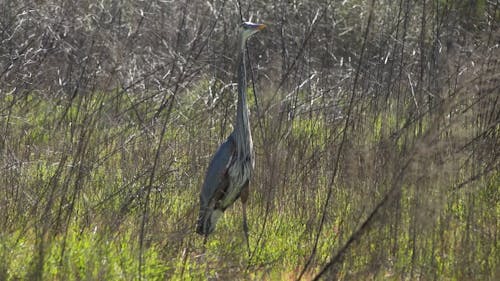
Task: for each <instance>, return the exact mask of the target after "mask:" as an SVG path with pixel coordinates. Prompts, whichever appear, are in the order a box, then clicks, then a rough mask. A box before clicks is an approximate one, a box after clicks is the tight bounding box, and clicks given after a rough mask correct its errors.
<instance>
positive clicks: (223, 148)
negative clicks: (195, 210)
mask: <svg viewBox="0 0 500 281" xmlns="http://www.w3.org/2000/svg"><path fill="white" fill-rule="evenodd" d="M265 27H266V26H265V25H264V24H257V23H251V22H244V23H242V24H241V26H240V32H239V50H238V61H237V63H238V66H237V71H238V107H237V111H236V120H235V126H234V131H233V132H232V133H231V134H230V135H229V137H228V138H227V140H226V141H225V142H224V143H223V144H221V145H220V147H219V149H218V150H217V152H216V153H215V155H214V156H213V158H212V160H211V161H210V164H209V166H208V170H207V173H206V176H205V182H204V183H203V186H202V188H201V194H200V214H199V216H198V225H197V227H196V232H197V233H198V234H201V235H204V236H205V241H206V238H207V237H208V235H209V234H210V233H212V232H213V231H214V229H215V224H216V223H217V220H218V219H219V218H220V217H221V216H222V214H223V213H224V211H225V210H226V208H228V207H229V206H231V205H232V204H233V203H234V202H235V201H236V200H237V199H238V198H241V203H242V209H243V231H244V232H245V238H246V241H247V245H248V225H247V215H246V202H247V199H248V193H249V192H248V182H249V180H250V177H251V176H252V171H253V168H254V165H255V155H254V151H253V143H252V134H251V131H250V123H249V120H248V106H247V100H246V99H247V90H246V88H247V83H246V68H245V50H246V41H247V39H248V38H249V37H250V36H252V35H253V34H255V33H257V32H259V31H261V30H263V29H264V28H265Z"/></svg>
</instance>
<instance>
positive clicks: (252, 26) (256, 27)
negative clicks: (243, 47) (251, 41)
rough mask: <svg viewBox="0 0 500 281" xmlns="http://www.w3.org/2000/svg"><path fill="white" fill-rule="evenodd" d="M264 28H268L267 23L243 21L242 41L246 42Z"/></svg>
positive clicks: (241, 29) (241, 27) (241, 28)
mask: <svg viewBox="0 0 500 281" xmlns="http://www.w3.org/2000/svg"><path fill="white" fill-rule="evenodd" d="M264 28H266V25H265V24H263V23H253V22H242V23H241V25H240V34H241V42H242V43H245V41H246V40H247V39H248V38H249V37H250V36H252V35H254V34H255V33H257V32H259V31H261V30H263V29H264Z"/></svg>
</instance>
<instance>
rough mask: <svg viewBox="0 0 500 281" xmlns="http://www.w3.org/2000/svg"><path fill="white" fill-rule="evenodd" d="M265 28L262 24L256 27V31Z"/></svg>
mask: <svg viewBox="0 0 500 281" xmlns="http://www.w3.org/2000/svg"><path fill="white" fill-rule="evenodd" d="M265 28H266V25H265V24H263V23H261V24H259V26H257V29H258V30H264V29H265Z"/></svg>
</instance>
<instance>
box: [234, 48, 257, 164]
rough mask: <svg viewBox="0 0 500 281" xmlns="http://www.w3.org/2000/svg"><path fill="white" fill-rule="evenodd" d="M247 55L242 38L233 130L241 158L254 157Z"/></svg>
mask: <svg viewBox="0 0 500 281" xmlns="http://www.w3.org/2000/svg"><path fill="white" fill-rule="evenodd" d="M245 55H246V54H245V43H244V40H242V42H241V45H240V50H239V54H238V66H237V68H238V70H237V71H238V106H237V110H236V120H235V126H234V132H233V134H234V137H235V138H236V143H237V151H238V158H240V159H243V158H246V157H250V158H252V157H253V152H252V151H253V143H252V133H251V131H250V121H249V117H248V105H247V81H246V66H245Z"/></svg>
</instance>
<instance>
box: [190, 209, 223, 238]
mask: <svg viewBox="0 0 500 281" xmlns="http://www.w3.org/2000/svg"><path fill="white" fill-rule="evenodd" d="M222 214H223V212H222V211H221V210H218V209H216V210H213V209H200V214H199V215H198V223H197V225H196V233H198V234H200V235H205V236H208V235H209V234H210V233H212V232H213V231H214V230H215V225H216V224H217V221H218V220H219V218H220V217H221V216H222Z"/></svg>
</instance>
